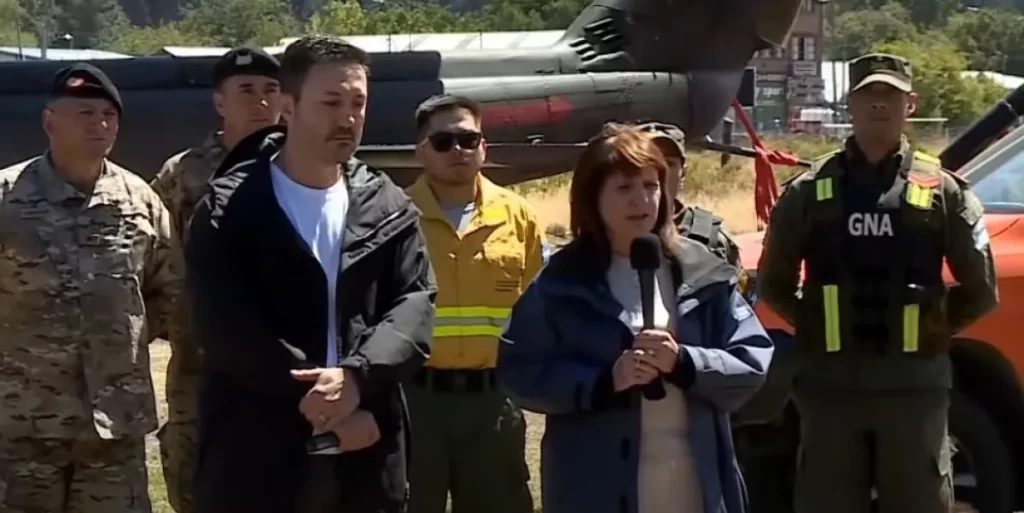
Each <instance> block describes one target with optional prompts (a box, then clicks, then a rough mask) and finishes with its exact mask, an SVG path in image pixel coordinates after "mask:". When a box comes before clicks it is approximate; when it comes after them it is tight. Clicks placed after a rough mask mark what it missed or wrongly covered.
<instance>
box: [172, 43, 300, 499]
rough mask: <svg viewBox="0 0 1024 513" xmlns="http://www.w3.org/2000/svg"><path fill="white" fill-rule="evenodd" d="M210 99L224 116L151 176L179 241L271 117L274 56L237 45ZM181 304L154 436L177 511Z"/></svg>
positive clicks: (190, 406) (190, 468)
mask: <svg viewBox="0 0 1024 513" xmlns="http://www.w3.org/2000/svg"><path fill="white" fill-rule="evenodd" d="M213 74H214V77H213V79H214V88H215V90H214V104H215V105H216V107H217V113H218V114H220V116H221V118H222V120H223V123H222V129H221V130H219V131H217V132H214V133H212V134H210V135H209V136H208V137H207V138H206V141H205V142H204V143H203V144H202V145H201V146H198V147H195V148H190V149H188V150H185V151H183V152H181V153H178V154H177V155H174V156H172V157H171V158H169V159H168V160H167V162H166V163H164V166H163V169H161V170H160V173H159V174H157V176H156V178H154V179H153V183H152V186H153V189H154V190H155V191H156V192H157V194H159V195H160V197H161V198H162V199H163V201H164V204H165V205H166V206H167V208H168V210H170V212H171V217H172V219H173V222H174V226H175V228H176V231H177V233H179V234H180V235H181V244H180V246H181V247H184V241H185V240H186V238H187V237H188V222H189V219H190V218H191V217H192V211H193V210H194V208H195V205H196V203H197V202H198V201H199V199H200V198H201V197H202V196H203V194H205V193H206V184H207V182H208V181H209V180H210V178H211V177H212V176H213V173H214V171H216V170H217V168H218V167H219V166H220V165H221V163H222V161H223V160H224V158H225V157H226V156H227V153H228V151H229V150H230V149H231V148H232V147H234V145H235V144H236V143H238V141H240V140H242V139H243V138H244V137H245V136H247V135H249V134H251V133H253V132H254V131H256V130H259V129H262V128H265V127H267V126H270V125H273V124H275V123H277V122H278V118H279V117H280V113H281V108H280V102H279V98H278V97H279V93H280V84H279V83H278V79H277V74H278V62H277V60H276V59H275V58H274V57H272V56H270V55H268V54H267V53H266V52H264V51H263V50H261V49H259V48H252V47H247V46H243V47H239V48H235V49H233V50H231V51H229V52H227V53H226V54H224V56H223V57H221V59H220V60H219V61H218V62H217V64H216V65H214V69H213ZM185 306H186V305H184V303H183V304H182V305H181V307H182V310H181V316H182V317H181V318H180V319H179V322H181V323H182V329H181V335H182V336H181V338H180V339H177V340H171V360H170V362H169V363H168V369H167V384H166V392H167V406H168V419H167V423H165V424H164V425H163V426H162V427H161V428H160V431H159V432H158V433H157V438H158V439H159V441H160V456H161V459H162V461H163V471H164V481H165V482H166V484H167V497H168V500H169V501H170V503H171V507H173V508H174V510H175V511H177V512H178V513H191V511H192V479H193V476H194V475H195V467H196V457H197V452H196V448H197V437H198V434H197V433H198V430H197V426H196V419H197V418H198V417H197V415H198V414H197V410H196V408H197V406H196V393H197V391H198V386H199V362H200V352H199V348H198V347H197V344H195V340H194V338H193V337H192V336H191V334H190V330H189V328H188V323H187V322H186V321H187V319H186V318H185V314H184V312H185V311H186V310H185Z"/></svg>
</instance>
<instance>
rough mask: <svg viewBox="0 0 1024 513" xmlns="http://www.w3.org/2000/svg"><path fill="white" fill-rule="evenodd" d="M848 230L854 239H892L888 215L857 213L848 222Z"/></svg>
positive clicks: (890, 221) (851, 215)
mask: <svg viewBox="0 0 1024 513" xmlns="http://www.w3.org/2000/svg"><path fill="white" fill-rule="evenodd" d="M846 229H847V231H848V232H849V233H850V235H852V236H854V237H892V236H893V233H892V220H890V219H889V214H888V213H878V212H867V213H862V212H855V213H853V214H850V217H849V218H847V220H846Z"/></svg>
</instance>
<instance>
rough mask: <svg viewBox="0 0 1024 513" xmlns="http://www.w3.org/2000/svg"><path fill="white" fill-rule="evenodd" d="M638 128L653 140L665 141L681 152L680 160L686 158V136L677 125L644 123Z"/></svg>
mask: <svg viewBox="0 0 1024 513" xmlns="http://www.w3.org/2000/svg"><path fill="white" fill-rule="evenodd" d="M638 128H640V129H641V130H643V131H644V132H645V133H647V134H648V135H649V136H650V138H651V139H654V140H659V139H660V140H663V141H665V142H667V143H669V145H670V146H671V147H672V148H673V149H676V150H678V151H679V158H686V134H685V133H683V130H682V129H680V128H679V127H677V126H675V125H669V124H668V123H644V124H642V125H638Z"/></svg>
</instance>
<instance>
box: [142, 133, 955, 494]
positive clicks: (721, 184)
mask: <svg viewBox="0 0 1024 513" xmlns="http://www.w3.org/2000/svg"><path fill="white" fill-rule="evenodd" d="M767 145H768V147H769V148H772V149H777V150H780V151H787V152H791V153H794V154H796V155H798V156H800V157H801V158H806V159H811V158H814V157H816V156H819V155H822V154H824V153H825V152H827V151H830V150H831V149H834V148H836V147H837V146H838V143H836V142H834V141H824V140H822V139H818V138H787V139H780V140H772V141H767ZM923 146H924V147H925V148H926V149H927V150H931V149H934V148H936V147H941V145H939V144H924V145H923ZM929 152H930V153H932V154H936V153H934V152H932V151H929ZM687 169H688V171H687V179H686V182H685V185H684V187H685V190H686V194H685V196H686V197H685V198H684V199H685V200H686V201H687V202H688V203H689V204H694V205H699V206H702V207H704V208H708V209H710V210H712V211H714V212H715V213H717V214H718V215H719V216H721V217H723V218H724V220H725V221H724V222H725V226H726V229H727V230H729V231H730V232H731V233H743V232H747V231H752V230H753V229H754V228H755V226H756V219H755V217H754V201H753V192H752V191H753V177H754V172H753V165H752V161H751V160H750V159H746V158H740V157H734V158H733V159H732V160H731V161H730V162H729V163H728V164H727V165H725V166H724V167H723V166H721V165H720V164H719V157H718V154H711V153H703V154H702V153H696V154H691V155H690V156H689V163H688V166H687ZM775 171H776V174H777V176H778V179H779V180H780V181H781V180H784V179H785V178H788V177H789V176H792V175H793V174H794V173H796V172H798V171H799V169H797V168H786V167H780V166H776V168H775ZM570 179H571V175H570V174H568V173H567V174H564V175H558V176H555V177H552V178H548V179H544V180H537V181H535V182H530V183H525V184H522V185H520V186H516V187H514V189H515V190H517V191H518V192H519V193H521V194H523V195H524V196H525V197H527V198H528V199H529V200H530V202H531V203H532V204H533V205H534V207H535V208H536V209H537V213H538V216H539V217H540V220H541V222H542V224H544V225H545V227H546V228H547V230H548V231H549V232H554V233H562V232H567V228H568V225H569V196H568V186H569V182H570ZM151 352H152V370H153V382H154V386H155V388H156V392H157V397H158V406H159V409H160V415H161V422H163V419H165V418H166V413H167V412H166V406H167V405H166V403H165V402H164V398H163V396H164V393H163V392H164V378H165V372H166V368H167V360H168V357H169V356H170V354H169V347H168V345H167V344H166V343H163V342H159V343H155V344H154V345H153V346H152V348H151ZM527 422H528V426H529V427H528V430H527V460H528V462H529V465H530V474H531V476H532V479H531V483H530V488H531V490H532V491H533V495H534V498H535V502H536V503H537V504H538V505H539V504H540V471H539V463H540V438H541V435H542V433H543V425H544V420H543V418H541V417H540V416H537V415H533V414H527ZM147 455H148V460H149V470H150V473H149V477H150V496H151V497H152V499H153V507H154V513H173V510H172V509H171V507H170V505H168V503H167V494H166V491H165V489H164V485H163V472H162V470H161V467H160V454H159V451H158V449H157V443H156V437H155V436H153V435H151V436H150V437H149V438H148V443H147ZM538 511H539V510H538Z"/></svg>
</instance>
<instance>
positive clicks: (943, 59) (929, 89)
mask: <svg viewBox="0 0 1024 513" xmlns="http://www.w3.org/2000/svg"><path fill="white" fill-rule="evenodd" d="M874 51H878V52H884V53H891V54H895V55H900V56H902V57H906V58H907V59H909V60H910V62H911V63H912V64H913V66H914V89H915V90H916V91H917V93H918V94H919V95H920V99H919V100H918V107H917V112H916V113H915V116H917V117H945V118H948V119H949V124H951V125H962V124H967V123H971V122H973V121H974V120H975V119H977V118H978V116H980V115H981V114H982V113H984V112H985V111H986V110H988V109H989V108H990V107H991V106H992V104H993V103H995V102H996V101H997V100H999V99H1000V98H1002V97H1003V96H1005V94H1006V91H1005V90H1003V88H1002V87H1000V86H999V85H997V84H995V83H994V82H992V81H991V80H988V79H986V78H984V77H982V78H972V77H965V76H964V73H963V72H964V71H966V70H967V57H966V56H965V55H964V53H963V52H961V51H960V50H959V49H958V48H957V47H956V45H955V44H954V43H953V42H952V41H950V40H949V38H947V37H946V36H945V35H943V34H942V33H941V32H938V31H932V32H927V33H924V34H922V35H920V36H919V37H915V38H909V39H901V40H898V41H889V42H884V43H879V44H878V45H876V46H875V47H874Z"/></svg>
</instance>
